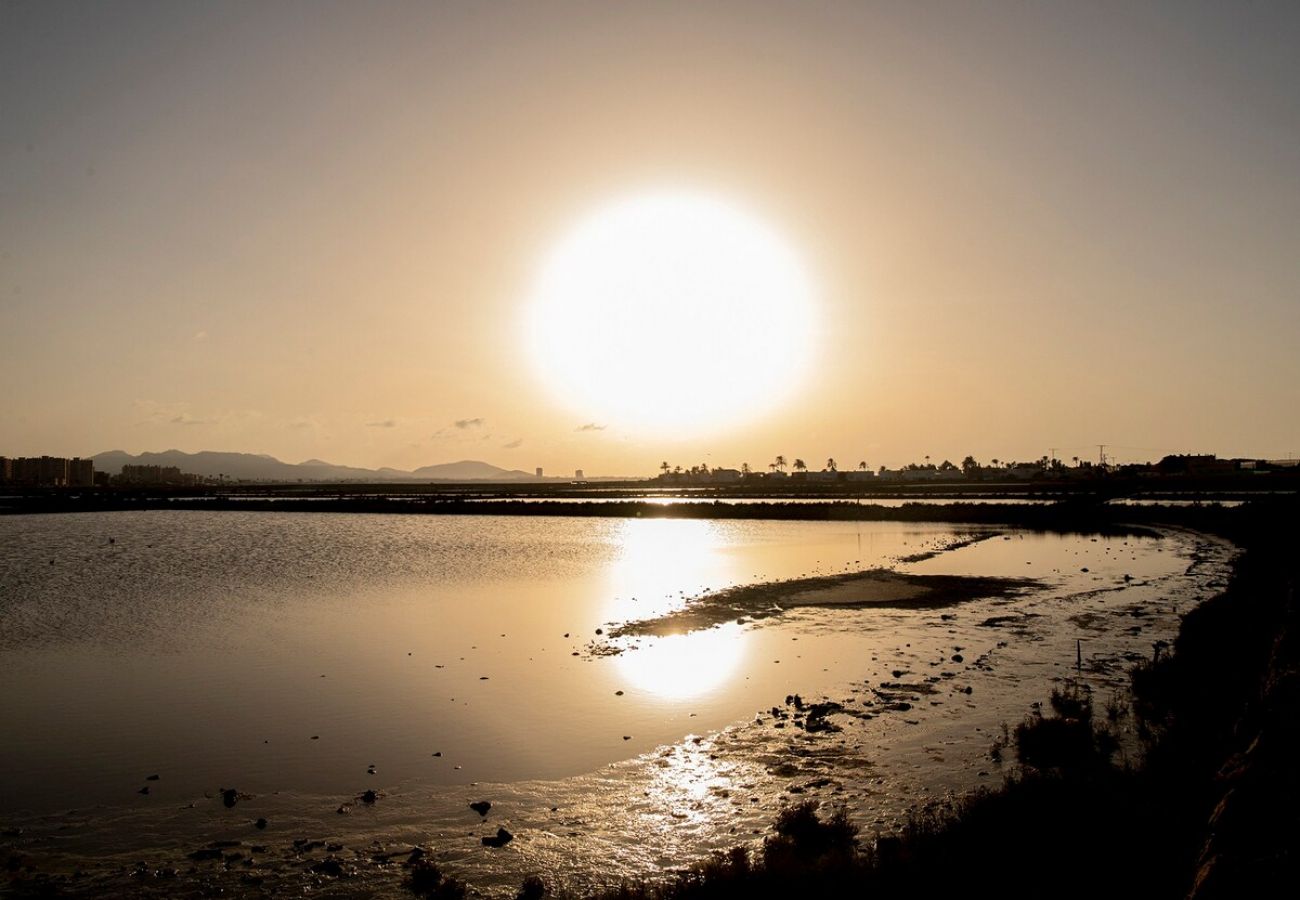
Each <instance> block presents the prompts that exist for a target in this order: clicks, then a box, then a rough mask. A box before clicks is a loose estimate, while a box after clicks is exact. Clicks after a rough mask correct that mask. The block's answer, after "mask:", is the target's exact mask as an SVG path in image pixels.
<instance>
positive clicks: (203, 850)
mask: <svg viewBox="0 0 1300 900" xmlns="http://www.w3.org/2000/svg"><path fill="white" fill-rule="evenodd" d="M190 859H193V860H203V859H221V848H220V847H200V848H199V849H198V850H195V851H193V852H191V853H190Z"/></svg>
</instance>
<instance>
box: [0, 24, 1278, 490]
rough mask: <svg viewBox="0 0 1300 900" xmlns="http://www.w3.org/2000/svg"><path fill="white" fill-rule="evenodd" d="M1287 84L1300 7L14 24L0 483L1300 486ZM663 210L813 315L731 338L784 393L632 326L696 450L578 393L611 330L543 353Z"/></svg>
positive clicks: (660, 320)
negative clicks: (995, 472)
mask: <svg viewBox="0 0 1300 900" xmlns="http://www.w3.org/2000/svg"><path fill="white" fill-rule="evenodd" d="M1297 46H1300V5H1297V4H1294V3H1282V2H1279V3H1267V2H1259V3H1250V4H1243V3H1196V2H1190V0H1180V2H1172V3H1155V2H1143V3H1133V2H1115V3H1079V2H1061V3H1052V2H1042V3H1019V2H1002V3H976V2H956V3H940V2H934V3H914V2H898V3H870V2H856V3H838V2H803V3H763V2H734V3H733V2H712V3H704V4H702V3H651V2H646V3H637V4H609V3H601V2H592V3H558V2H530V3H505V2H502V3H486V4H485V3H429V2H426V3H397V2H376V3H367V4H358V3H329V2H309V3H296V2H276V3H261V2H255V3H240V2H223V3H189V2H181V0H169V2H158V3H144V2H133V3H113V2H103V3H96V4H89V3H66V2H30V3H26V2H8V0H0V383H3V385H4V389H3V390H0V455H10V456H23V455H38V454H42V453H48V454H52V455H67V456H73V455H88V454H93V453H97V452H100V451H105V450H109V449H123V450H127V451H130V452H140V451H144V450H164V449H169V448H178V449H181V450H186V451H197V450H201V449H210V450H236V451H246V452H255V453H268V454H271V455H273V456H276V457H278V458H281V459H284V460H286V461H289V462H298V461H301V460H304V459H308V458H320V459H325V460H327V461H329V462H333V463H339V464H347V465H358V466H367V467H378V466H393V467H397V468H414V467H417V466H422V465H429V464H434V463H440V462H449V461H454V460H459V459H467V458H468V459H482V460H485V461H487V462H491V463H493V464H496V465H500V466H504V467H506V468H520V469H525V470H532V469H533V468H534V467H537V466H541V467H544V468H546V469H547V470H549V471H555V472H558V471H567V470H570V469H575V468H582V469H584V470H585V471H586V472H587V473H588V474H643V473H650V472H653V471H654V470H656V469H657V467H658V465H659V463H660V461H662V460H667V461H670V462H672V463H674V464H682V465H684V466H689V465H692V464H698V463H706V464H708V465H710V466H739V464H740V463H741V462H749V463H750V464H751V465H753V466H754V467H755V468H761V467H764V466H766V464H767V463H768V462H770V461H771V460H772V459H773V458H774V457H775V455H777V454H783V455H785V456H786V457H788V458H789V459H794V458H796V457H800V458H803V459H805V460H807V461H808V462H809V464H810V466H811V467H813V468H820V467H821V465H822V463H823V461H824V460H825V459H826V458H827V457H834V458H836V459H838V460H839V461H840V464H841V466H844V465H845V464H846V463H847V464H848V465H857V463H858V462H859V461H866V462H867V463H868V464H869V466H870V467H872V468H876V467H877V466H880V465H890V466H897V465H900V464H903V463H907V462H911V461H920V460H922V458H923V457H925V456H930V457H931V458H932V460H933V461H934V462H938V461H940V460H941V459H943V458H950V459H952V460H954V461H959V460H960V459H961V458H962V457H964V456H965V455H966V454H968V453H969V454H973V455H975V456H976V457H977V458H978V459H981V460H987V459H989V458H990V457H997V458H1000V459H1004V460H1005V459H1036V458H1038V457H1040V456H1042V455H1044V454H1047V453H1048V452H1049V451H1051V450H1053V449H1055V451H1056V454H1057V455H1058V456H1060V457H1062V458H1065V459H1067V460H1068V459H1069V458H1071V457H1073V456H1080V457H1084V458H1089V459H1095V458H1096V455H1097V452H1098V448H1097V445H1098V444H1106V445H1107V453H1108V455H1109V456H1110V457H1111V458H1115V459H1120V460H1145V459H1158V458H1159V457H1160V456H1162V455H1164V454H1165V453H1171V452H1209V453H1217V454H1219V455H1221V456H1251V457H1266V458H1277V457H1284V456H1287V455H1292V454H1295V453H1297V452H1300V414H1298V412H1297V411H1298V410H1300V353H1297V352H1296V347H1297V346H1298V345H1300V90H1298V89H1297V85H1300V54H1297V53H1295V49H1294V48H1295V47H1297ZM666 193H667V194H671V195H672V196H684V197H688V198H689V197H704V198H710V202H712V201H714V200H716V201H718V202H720V203H723V204H724V205H725V206H726V207H727V208H728V209H732V210H740V211H741V212H740V213H738V215H740V216H742V217H743V218H745V220H746V221H748V222H751V223H754V227H755V228H759V227H761V228H762V229H764V233H765V234H769V235H776V236H777V238H776V239H777V240H779V242H780V243H781V244H782V247H783V249H782V250H780V251H779V252H780V253H783V254H788V256H789V258H790V259H797V260H798V261H799V265H800V266H801V267H802V272H803V274H804V276H805V277H806V285H807V287H808V294H809V296H808V298H806V302H804V300H803V299H801V300H800V302H793V301H792V302H790V303H788V304H784V303H783V302H782V295H779V294H778V295H775V297H774V298H769V299H770V300H772V302H770V303H769V302H765V303H763V304H761V305H756V306H755V307H754V309H755V310H757V312H755V313H754V314H752V315H750V314H746V313H744V312H741V313H737V314H734V315H733V314H731V313H728V316H729V317H730V318H728V320H727V321H730V320H731V319H733V318H734V319H735V320H738V325H739V326H743V328H746V329H750V330H751V331H752V333H753V334H754V335H755V340H771V339H772V338H773V335H776V336H779V337H782V338H783V339H785V340H787V341H788V342H789V343H790V354H791V358H793V357H794V356H799V357H800V358H801V359H803V360H804V362H803V363H802V364H800V365H798V366H792V367H790V370H789V371H790V374H789V375H788V377H787V376H785V374H784V373H785V372H786V369H783V368H780V366H782V365H784V363H785V362H786V358H785V353H784V352H783V351H782V350H780V349H779V348H778V349H776V350H770V349H769V350H765V351H764V352H763V353H762V354H759V356H761V357H762V358H761V359H759V360H758V361H756V358H755V357H754V355H750V356H746V357H745V358H744V359H743V360H742V359H740V358H739V357H737V359H736V362H735V365H734V366H731V369H730V371H729V374H723V375H717V374H716V372H715V371H714V370H707V371H705V370H702V374H700V375H699V376H698V378H697V379H696V386H692V384H691V378H690V376H691V375H692V373H693V372H694V371H695V370H693V369H690V368H689V366H690V359H691V358H693V357H695V356H697V355H699V352H698V351H699V348H700V347H701V346H707V342H705V344H703V345H702V344H701V340H702V338H701V334H704V335H708V334H710V333H716V334H718V335H719V343H718V346H719V347H723V346H725V341H722V336H723V335H724V333H727V334H729V333H731V328H730V326H729V325H727V324H723V325H721V326H720V325H719V324H718V321H717V319H718V317H717V315H714V316H713V317H711V318H710V317H709V316H704V318H702V319H701V321H704V322H706V323H707V324H706V325H704V326H697V327H696V328H694V329H692V325H693V324H694V323H695V322H696V319H695V316H694V314H693V312H692V310H691V309H690V308H686V307H683V306H682V305H681V304H675V305H674V304H668V305H666V306H664V307H662V309H664V310H666V312H662V313H659V314H656V313H654V312H651V311H646V310H642V311H639V312H638V311H636V310H633V313H635V314H634V315H620V316H619V317H618V318H617V320H616V321H617V322H619V323H621V324H620V326H619V327H620V328H622V329H623V330H624V332H631V333H635V334H643V333H644V334H645V335H646V341H653V348H658V349H659V350H660V351H661V352H648V351H647V352H636V353H632V354H631V355H630V356H625V358H627V359H632V360H634V362H633V363H631V364H634V365H636V366H640V367H642V369H644V371H642V370H641V369H638V370H637V371H638V372H639V373H640V374H636V373H633V377H634V379H635V378H641V379H643V380H645V381H646V382H647V383H648V382H650V381H652V380H654V379H656V378H657V377H659V375H662V373H663V372H665V371H668V370H669V369H672V370H673V371H680V372H682V373H684V374H685V375H686V376H687V377H686V379H685V380H683V379H680V378H664V379H662V380H661V381H660V382H659V383H660V384H662V385H663V390H662V392H661V396H663V397H664V398H665V399H664V402H665V403H666V404H667V407H666V408H668V409H675V408H677V407H678V406H682V405H689V401H688V395H691V394H692V392H693V391H696V390H698V392H699V394H698V396H699V397H706V396H708V397H712V398H714V399H715V400H716V399H717V398H722V401H723V405H722V406H718V405H717V404H716V403H715V405H714V406H713V407H710V408H711V409H714V410H715V411H718V410H721V411H722V412H725V413H726V414H725V415H724V414H721V413H720V414H719V415H717V417H716V421H693V422H691V423H689V425H681V426H678V425H674V424H672V423H668V424H665V420H664V419H663V418H662V416H661V417H659V418H656V417H655V416H647V417H646V419H645V421H639V420H638V417H637V414H636V413H635V411H632V412H629V413H628V414H627V415H624V414H623V413H624V412H627V411H626V410H623V409H618V408H613V407H611V405H610V402H609V400H610V398H609V397H608V396H605V397H600V396H599V395H598V394H597V395H596V397H595V399H594V400H593V398H591V397H586V396H585V395H582V396H580V395H579V394H575V393H574V392H573V391H571V390H564V389H557V387H556V384H555V383H554V381H553V380H552V379H550V377H549V376H550V374H551V373H550V372H549V371H548V365H551V364H554V363H556V361H557V359H558V358H559V357H564V358H565V359H566V360H568V359H570V358H572V357H574V355H575V354H576V355H577V359H578V362H579V364H580V365H588V366H589V369H588V370H586V371H588V372H589V375H588V377H587V378H585V379H579V380H580V382H588V381H589V382H590V383H591V384H592V385H594V386H600V385H606V384H626V383H627V382H626V381H621V382H620V381H618V380H617V379H614V378H612V377H611V378H609V379H606V378H605V377H603V371H602V370H601V369H600V368H599V367H600V366H617V365H618V362H617V361H612V362H611V361H610V360H609V359H608V358H607V357H593V358H592V360H590V361H587V360H586V359H585V357H583V356H582V354H583V353H584V349H583V347H584V345H590V344H594V343H599V342H600V341H599V340H598V336H599V335H600V334H602V332H600V331H599V329H596V330H594V331H593V332H591V337H592V340H590V341H583V340H577V341H572V340H570V342H569V343H568V344H565V345H564V346H563V347H562V348H559V349H554V348H553V351H552V356H551V359H550V363H548V362H547V359H546V358H545V356H544V355H543V357H542V358H540V359H539V357H538V355H537V352H536V351H535V348H533V349H530V336H529V334H527V333H526V332H528V330H529V327H530V326H529V325H528V323H529V322H532V321H534V319H533V318H530V316H532V313H531V312H530V310H535V306H534V304H535V303H536V297H537V294H538V291H539V288H538V284H539V283H540V282H541V281H543V280H544V278H543V273H544V272H546V271H547V269H546V267H547V265H548V260H552V259H553V258H554V255H555V253H556V252H557V251H556V249H555V248H556V247H557V246H561V245H563V244H564V241H565V240H566V236H571V235H573V234H574V233H575V229H579V228H580V227H582V226H583V223H586V224H587V225H590V224H591V223H592V222H593V221H597V222H599V221H601V220H600V218H599V215H598V213H599V211H600V210H606V209H609V208H611V205H614V206H617V204H619V203H621V202H624V203H625V202H633V203H635V202H637V201H638V199H644V198H655V197H660V196H663V195H665V194H666ZM593 216H595V219H593ZM596 231H597V232H600V228H599V227H597V228H596ZM679 233H680V234H688V233H690V232H689V229H687V230H685V231H681V230H679ZM724 237H725V235H724ZM663 240H667V238H663V237H662V236H660V237H652V238H650V239H649V243H650V244H651V245H653V246H657V244H655V242H656V241H663ZM743 256H744V254H743V253H742V254H741V257H743ZM759 256H761V257H763V258H764V259H766V258H767V256H768V254H767V253H765V252H763V253H759V252H758V251H751V252H750V258H755V259H756V258H757V257H759ZM729 258H730V257H729ZM593 264H594V262H593ZM717 265H719V266H721V265H722V264H721V263H718V264H717ZM754 265H755V267H756V268H753V269H752V270H750V272H749V275H750V276H752V277H750V279H749V280H750V281H751V282H752V281H753V280H754V279H755V278H757V279H758V280H760V281H764V280H766V279H765V273H766V270H763V269H761V268H757V266H759V263H758V262H755V264H754ZM705 268H706V269H707V266H706V267H705ZM579 269H580V270H581V271H585V270H582V269H581V265H579ZM581 271H580V274H581ZM691 271H694V270H693V269H692V270H691ZM755 273H757V274H755ZM704 274H705V275H707V276H708V277H709V278H714V277H715V276H716V277H717V278H723V277H724V276H729V275H731V274H735V273H734V272H732V271H731V270H722V269H720V270H719V271H717V272H713V271H705V272H704ZM709 283H712V282H709ZM746 283H748V282H746ZM622 289H623V288H619V290H622ZM622 296H623V295H622V294H620V293H618V291H614V293H611V294H610V295H609V298H608V300H607V301H606V295H605V294H597V295H595V298H594V300H593V298H592V297H587V298H584V299H583V301H582V302H583V303H585V304H586V305H585V306H581V307H576V308H580V309H582V310H591V309H597V310H599V309H600V306H599V304H601V303H608V305H609V308H610V309H611V310H612V309H613V308H614V307H615V306H616V305H617V304H618V303H619V302H620V299H619V298H620V297H622ZM593 303H595V304H596V305H595V306H593V305H592V304H593ZM706 305H707V304H706ZM624 312H626V310H625V311H624ZM701 312H702V313H703V312H707V310H703V309H701ZM714 312H717V310H714ZM719 314H720V313H719ZM584 315H587V314H586V313H584ZM638 316H639V317H640V319H638ZM666 317H671V319H669V318H666ZM677 319H680V323H679V326H678V327H677V328H671V327H667V326H666V325H665V324H664V323H665V321H669V322H671V321H674V320H677ZM610 321H615V320H614V319H611V320H610ZM640 323H644V324H646V325H647V326H649V325H651V324H653V325H654V327H653V328H648V329H647V330H645V331H642V328H641V324H640ZM602 327H612V326H609V323H608V322H606V323H605V325H604V326H602ZM593 328H595V326H593ZM764 329H766V331H764ZM746 333H749V332H746ZM603 334H605V335H606V336H608V334H609V332H603ZM578 336H579V338H582V337H584V336H586V333H585V332H583V333H579V335H578ZM625 336H626V334H624V337H625ZM570 337H572V334H570ZM800 341H802V342H804V343H803V344H801V345H800V346H799V347H795V346H794V344H795V343H797V342H800ZM620 346H623V345H620ZM764 346H766V345H764ZM634 349H638V348H634ZM639 349H642V350H644V349H646V348H645V347H642V348H639ZM729 352H731V351H728V350H720V351H719V354H720V355H721V358H722V359H723V360H724V361H726V360H729V359H730V357H728V356H727V355H726V354H727V353H729ZM763 360H767V363H770V365H771V366H774V367H776V368H772V369H768V368H765V367H764V366H765V363H764V362H763ZM591 367H595V368H591ZM676 367H683V368H681V369H680V370H678V369H677V368H676ZM724 368H726V367H724ZM657 373H658V374H657ZM623 374H624V375H626V374H627V373H623ZM777 376H780V377H777ZM774 384H777V385H778V387H777V388H774V387H773V385H774ZM751 386H752V387H751ZM778 388H779V389H778ZM579 393H581V392H579ZM663 411H664V410H659V412H663Z"/></svg>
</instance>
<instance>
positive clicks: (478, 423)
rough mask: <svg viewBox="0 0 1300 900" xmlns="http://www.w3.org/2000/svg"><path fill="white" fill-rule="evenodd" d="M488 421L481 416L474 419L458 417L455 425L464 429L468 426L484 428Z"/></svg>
mask: <svg viewBox="0 0 1300 900" xmlns="http://www.w3.org/2000/svg"><path fill="white" fill-rule="evenodd" d="M486 421H487V420H486V419H483V418H481V417H479V418H474V419H457V420H456V422H455V425H456V427H457V428H459V429H461V430H462V431H464V430H465V429H466V428H482V427H483V425H484V424H485V423H486Z"/></svg>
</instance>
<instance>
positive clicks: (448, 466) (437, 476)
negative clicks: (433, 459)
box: [410, 459, 537, 481]
mask: <svg viewBox="0 0 1300 900" xmlns="http://www.w3.org/2000/svg"><path fill="white" fill-rule="evenodd" d="M410 474H411V475H412V476H414V477H415V478H419V479H421V480H431V481H437V480H446V481H488V480H492V481H519V480H521V479H533V478H536V477H537V476H535V475H531V474H529V473H528V472H521V471H519V470H518V469H502V468H500V467H498V466H494V465H491V464H489V463H485V462H479V461H478V460H475V459H462V460H461V461H460V462H454V463H440V464H439V465H436V466H422V467H421V468H419V469H416V470H415V471H414V472H412V473H410Z"/></svg>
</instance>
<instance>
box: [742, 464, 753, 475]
mask: <svg viewBox="0 0 1300 900" xmlns="http://www.w3.org/2000/svg"><path fill="white" fill-rule="evenodd" d="M750 471H751V470H750V468H749V463H741V464H740V474H741V475H748V474H749V473H750Z"/></svg>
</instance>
